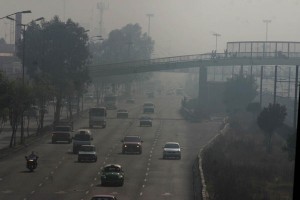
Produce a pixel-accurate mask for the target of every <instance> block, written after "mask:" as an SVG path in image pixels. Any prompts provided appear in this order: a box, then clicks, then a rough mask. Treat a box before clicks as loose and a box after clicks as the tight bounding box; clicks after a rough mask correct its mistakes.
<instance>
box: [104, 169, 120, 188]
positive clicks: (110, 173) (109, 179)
mask: <svg viewBox="0 0 300 200" xmlns="http://www.w3.org/2000/svg"><path fill="white" fill-rule="evenodd" d="M123 184H124V171H123V169H122V167H121V165H119V164H108V165H105V166H104V168H103V169H102V174H101V185H119V186H122V185H123Z"/></svg>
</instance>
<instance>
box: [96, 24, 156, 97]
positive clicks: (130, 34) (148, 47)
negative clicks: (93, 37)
mask: <svg viewBox="0 0 300 200" xmlns="http://www.w3.org/2000/svg"><path fill="white" fill-rule="evenodd" d="M153 48H154V41H153V40H152V39H151V37H149V36H148V35H147V34H146V33H142V28H141V26H140V25H139V24H127V25H126V26H124V27H123V28H122V29H116V30H113V31H111V32H110V33H109V37H108V38H107V39H106V40H104V41H103V42H102V43H101V45H100V43H99V44H98V45H97V43H96V44H92V45H91V50H94V51H93V52H92V54H93V59H94V62H93V63H95V64H105V63H117V62H127V61H132V60H146V59H150V58H151V54H152V52H153ZM95 51H97V52H95ZM149 75H150V73H147V74H145V73H144V74H129V75H122V76H116V77H110V78H109V81H110V82H111V83H113V84H114V85H120V84H124V86H125V91H126V93H127V95H130V91H131V84H132V82H134V81H139V80H147V79H149V77H150V76H149ZM95 82H103V81H99V80H98V81H97V80H95ZM104 82H107V80H104Z"/></svg>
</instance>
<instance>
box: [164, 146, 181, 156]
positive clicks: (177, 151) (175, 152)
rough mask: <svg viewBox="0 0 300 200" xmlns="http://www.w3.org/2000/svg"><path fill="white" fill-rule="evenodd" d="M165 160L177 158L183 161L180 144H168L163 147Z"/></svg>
mask: <svg viewBox="0 0 300 200" xmlns="http://www.w3.org/2000/svg"><path fill="white" fill-rule="evenodd" d="M163 149H164V150H163V159H167V158H177V159H179V160H180V159H181V148H180V145H179V143H178V142H167V143H166V144H165V146H164V147H163Z"/></svg>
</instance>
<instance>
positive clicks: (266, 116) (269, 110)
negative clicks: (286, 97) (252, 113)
mask: <svg viewBox="0 0 300 200" xmlns="http://www.w3.org/2000/svg"><path fill="white" fill-rule="evenodd" d="M286 115H287V111H286V107H285V106H282V105H280V104H277V103H275V104H271V103H270V104H269V106H268V107H266V108H264V109H263V110H262V111H261V113H260V114H259V116H258V117H257V124H258V126H259V127H260V128H261V129H262V131H263V132H264V134H265V142H266V150H267V152H268V153H271V152H272V136H273V133H274V131H275V130H276V128H278V127H280V126H281V125H282V124H283V122H284V119H285V117H286Z"/></svg>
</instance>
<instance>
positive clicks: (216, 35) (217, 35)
mask: <svg viewBox="0 0 300 200" xmlns="http://www.w3.org/2000/svg"><path fill="white" fill-rule="evenodd" d="M213 36H215V37H216V52H217V50H218V37H220V36H221V34H219V33H213Z"/></svg>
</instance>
